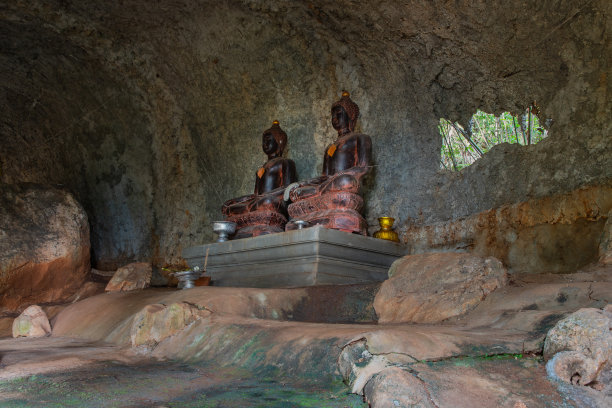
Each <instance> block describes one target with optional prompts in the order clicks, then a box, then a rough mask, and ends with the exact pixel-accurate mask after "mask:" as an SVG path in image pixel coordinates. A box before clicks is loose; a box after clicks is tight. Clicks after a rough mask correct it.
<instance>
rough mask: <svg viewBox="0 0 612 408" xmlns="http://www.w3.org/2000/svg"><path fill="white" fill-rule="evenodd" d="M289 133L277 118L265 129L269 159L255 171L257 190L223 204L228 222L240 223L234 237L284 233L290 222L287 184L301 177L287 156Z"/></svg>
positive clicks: (263, 144) (263, 136)
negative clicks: (286, 147)
mask: <svg viewBox="0 0 612 408" xmlns="http://www.w3.org/2000/svg"><path fill="white" fill-rule="evenodd" d="M286 145H287V134H286V133H285V132H284V131H283V130H282V129H281V127H280V125H279V123H278V121H277V120H275V121H274V122H273V123H272V127H271V128H270V129H268V130H266V131H265V132H263V135H262V140H261V147H262V148H263V151H264V153H265V154H266V155H268V161H267V162H266V163H265V164H264V165H263V166H262V167H261V168H259V170H257V173H256V174H255V192H254V193H253V194H249V195H245V196H242V197H238V198H234V199H231V200H228V201H226V202H225V203H224V204H223V207H222V209H221V211H222V212H223V215H224V216H225V219H226V220H227V221H232V222H235V223H236V234H235V235H234V237H233V239H239V238H248V237H255V236H258V235H265V234H271V233H275V232H282V231H284V230H285V224H286V222H287V209H286V205H285V201H284V200H283V193H284V191H285V187H287V186H288V185H289V184H291V183H293V182H295V181H296V180H297V175H296V170H295V163H294V162H293V160H290V159H286V158H283V157H282V156H283V152H284V150H285V146H286Z"/></svg>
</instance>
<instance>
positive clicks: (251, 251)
mask: <svg viewBox="0 0 612 408" xmlns="http://www.w3.org/2000/svg"><path fill="white" fill-rule="evenodd" d="M207 251H208V264H207V268H206V276H210V277H211V279H212V281H213V285H216V286H234V287H253V288H290V287H302V286H314V285H343V284H355V283H368V282H381V281H383V280H385V279H387V271H388V269H389V267H390V266H391V264H392V263H393V261H395V260H396V259H398V258H400V257H402V256H404V255H406V254H407V253H408V247H406V246H405V245H401V244H398V243H395V242H390V241H385V240H381V239H376V238H371V237H364V236H362V235H357V234H349V233H346V232H342V231H337V230H332V229H327V228H323V227H320V226H315V227H312V228H306V229H303V230H296V231H288V232H281V233H278V234H270V235H263V236H259V237H254V238H246V239H238V240H233V241H227V242H218V243H213V244H206V245H200V246H196V247H191V248H187V249H185V250H184V251H183V257H184V258H185V260H187V263H188V264H189V266H190V267H194V266H199V267H200V268H203V266H204V259H205V257H206V252H207Z"/></svg>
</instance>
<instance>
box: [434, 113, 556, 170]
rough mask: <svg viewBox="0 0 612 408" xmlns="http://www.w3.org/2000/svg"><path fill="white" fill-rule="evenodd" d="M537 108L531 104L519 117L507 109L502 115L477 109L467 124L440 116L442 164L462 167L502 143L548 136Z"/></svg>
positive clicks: (528, 142)
mask: <svg viewBox="0 0 612 408" xmlns="http://www.w3.org/2000/svg"><path fill="white" fill-rule="evenodd" d="M537 111H538V109H537V107H536V106H535V105H532V106H530V107H529V108H528V109H527V110H526V111H525V113H524V114H523V115H521V116H520V117H516V116H513V115H512V114H510V113H509V112H504V113H502V114H501V115H500V116H498V117H496V116H495V115H492V114H489V113H485V112H482V111H480V110H479V111H477V112H476V113H475V114H474V116H472V119H471V120H470V124H469V126H468V127H467V128H464V127H463V126H461V125H459V124H458V123H452V122H450V121H448V120H446V119H444V118H442V119H440V124H439V125H438V130H439V131H440V135H441V137H442V150H441V160H440V168H444V169H448V170H457V171H458V170H461V169H462V168H464V167H467V166H469V165H470V164H472V163H474V162H475V161H476V160H477V159H478V158H480V157H481V156H482V155H483V154H485V153H486V152H488V151H489V150H491V148H492V147H493V146H495V145H496V144H500V143H518V144H521V145H527V144H535V143H537V142H539V141H540V140H542V139H544V138H545V137H546V136H548V131H547V130H546V129H544V127H543V126H542V125H541V124H540V120H539V119H538V117H537V116H536V114H535V113H537Z"/></svg>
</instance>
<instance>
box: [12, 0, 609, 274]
mask: <svg viewBox="0 0 612 408" xmlns="http://www.w3.org/2000/svg"><path fill="white" fill-rule="evenodd" d="M611 16H612V4H610V2H608V1H605V0H594V1H592V2H587V3H584V4H576V2H574V1H570V0H565V1H563V0H560V1H535V0H533V1H518V0H513V1H506V2H499V3H496V4H494V5H492V4H491V3H490V2H485V1H469V2H465V1H456V2H446V1H441V0H438V1H430V2H422V1H408V2H398V1H385V0H383V1H367V2H359V3H355V2H349V1H345V0H339V1H336V2H333V3H329V2H325V1H323V0H314V1H310V2H291V1H283V2H278V1H272V0H270V1H250V0H243V1H236V2H218V1H212V0H209V1H195V0H179V1H173V2H162V3H155V4H151V3H150V2H144V1H142V0H126V1H123V2H121V3H115V2H106V3H104V4H100V3H99V2H94V1H91V0H84V1H79V2H70V1H68V2H66V1H59V0H51V1H45V2H43V1H37V0H34V1H31V2H27V3H25V2H10V4H6V5H4V6H3V7H2V10H1V11H0V49H2V50H3V53H2V54H1V55H0V74H1V75H0V84H1V85H2V86H1V87H0V103H1V105H2V110H1V113H0V141H1V143H0V172H1V173H0V181H1V182H4V183H16V182H21V181H34V182H41V183H57V184H63V185H65V186H66V187H67V188H69V189H70V190H71V191H73V192H74V194H75V196H76V197H77V199H78V200H79V201H80V202H82V203H83V205H84V207H85V209H86V210H87V213H88V215H89V219H90V223H91V228H92V234H91V235H92V246H93V262H94V266H95V267H97V268H98V269H114V268H116V267H118V266H121V265H122V264H125V263H127V262H129V261H147V260H153V261H154V263H156V264H158V265H161V264H167V263H180V262H181V258H180V252H181V250H182V248H184V247H188V246H192V245H195V244H200V243H202V242H206V241H210V240H212V238H213V237H212V231H211V229H210V227H209V225H210V222H211V221H212V220H214V219H218V218H219V217H220V216H221V214H220V211H219V208H220V204H221V203H222V202H223V201H224V200H225V199H227V198H231V197H235V196H238V195H241V194H244V193H248V192H250V191H251V190H252V188H253V182H254V171H255V169H257V168H258V166H259V165H261V163H263V162H264V161H265V155H264V154H263V153H262V152H261V151H260V146H259V145H260V135H261V132H262V131H263V130H264V129H266V128H268V127H269V126H270V123H271V121H272V120H273V119H278V120H279V121H280V122H281V125H282V126H283V128H284V129H285V130H286V131H287V133H288V135H289V153H288V155H289V157H291V158H292V159H294V160H295V161H296V163H297V167H298V172H299V175H300V177H301V178H307V177H310V176H314V175H316V174H317V173H319V172H320V170H321V164H322V156H323V154H322V153H323V149H324V147H325V145H326V144H327V143H329V142H330V141H331V140H333V138H334V132H333V129H332V127H331V124H330V121H329V108H330V105H331V103H332V102H333V101H335V100H336V99H337V98H338V96H339V94H340V92H341V91H342V90H343V89H347V90H349V91H350V92H351V94H352V97H353V99H354V100H355V101H356V102H357V103H358V104H359V106H360V108H361V112H362V119H361V120H360V123H359V125H358V130H360V131H362V132H364V133H367V134H369V135H371V136H372V137H373V141H374V152H373V153H374V161H375V166H376V167H375V168H374V171H373V172H372V174H371V175H370V176H369V180H368V181H367V184H366V207H367V216H368V222H369V223H370V225H371V226H372V229H374V228H375V226H374V225H375V224H376V217H378V216H379V215H382V214H385V215H391V216H394V217H396V218H398V219H399V225H400V227H403V228H404V229H406V228H408V227H409V226H413V225H415V224H416V225H427V224H431V223H435V222H440V221H448V220H455V219H458V218H461V217H466V216H469V215H470V214H475V213H478V212H481V211H484V210H488V209H490V208H495V207H499V206H502V205H505V204H512V203H516V202H521V201H525V200H528V199H531V198H539V197H546V196H550V195H554V194H562V193H565V192H569V191H573V190H575V189H577V188H580V187H582V186H587V185H609V184H610V180H612V160H611V157H612V154H611V152H612V149H611V147H612V146H611V145H612V141H611V138H610V134H611V132H610V130H611V125H610V123H611V122H610V120H609V112H610V108H611V105H612V104H611V102H610V99H611V98H610V96H609V95H610V81H609V79H608V76H607V75H608V72H609V60H610V58H609V55H610V49H611V47H612V45H611V43H610V41H609V40H607V38H609V37H610V31H611V30H612V29H611V23H610V21H611ZM534 101H536V102H537V104H538V106H540V108H541V110H542V119H545V118H549V119H552V125H551V127H550V129H549V130H550V135H551V136H550V137H549V138H548V139H547V140H545V141H543V142H541V143H539V144H538V145H535V146H528V147H521V146H515V145H512V146H510V145H502V146H499V147H497V148H494V149H493V150H492V151H491V152H490V153H488V154H487V155H486V156H485V157H484V158H483V159H481V160H480V161H478V162H477V163H475V164H474V165H473V166H470V167H469V168H466V169H464V170H463V171H461V172H459V173H445V172H441V171H440V170H439V154H440V146H441V140H440V137H439V135H438V133H437V124H438V121H439V118H440V117H445V118H449V119H452V120H459V121H462V122H463V123H465V122H467V120H468V119H469V117H470V116H471V115H472V114H473V113H474V112H475V111H476V109H479V108H480V109H482V110H485V111H487V112H491V113H496V114H498V113H500V112H502V111H511V112H519V111H521V110H523V109H524V108H525V107H526V106H527V105H529V104H530V103H532V102H534Z"/></svg>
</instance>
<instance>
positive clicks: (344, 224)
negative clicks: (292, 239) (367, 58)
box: [285, 92, 372, 235]
mask: <svg viewBox="0 0 612 408" xmlns="http://www.w3.org/2000/svg"><path fill="white" fill-rule="evenodd" d="M331 116H332V126H333V127H334V129H335V130H336V131H338V138H337V139H336V141H334V142H333V143H332V144H330V145H329V146H328V147H327V148H326V149H325V156H324V157H323V174H322V175H321V176H320V177H317V178H314V179H311V180H307V181H302V182H299V183H297V184H296V186H295V187H293V188H291V187H290V188H291V191H290V192H289V194H288V195H289V198H290V199H291V202H292V204H290V205H289V208H288V211H289V216H290V217H291V221H290V222H289V223H287V226H286V227H285V229H286V230H293V229H296V228H297V225H296V223H295V221H296V220H303V221H306V222H308V223H309V224H310V225H317V224H318V225H323V226H325V227H327V228H333V229H338V230H342V231H347V232H353V233H359V234H363V235H367V224H366V221H365V219H364V218H363V216H362V215H361V213H360V212H361V210H362V208H363V199H362V198H361V196H360V195H359V189H360V187H361V178H362V177H363V176H364V175H365V174H366V173H367V172H368V171H369V170H370V162H371V157H372V140H371V139H370V137H369V136H368V135H364V134H361V133H355V132H354V129H355V123H356V122H357V118H358V117H359V107H358V106H357V104H356V103H355V102H353V101H352V100H351V98H350V95H349V93H348V92H343V93H342V97H341V98H340V100H339V101H337V102H336V103H334V104H333V105H332V108H331Z"/></svg>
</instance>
